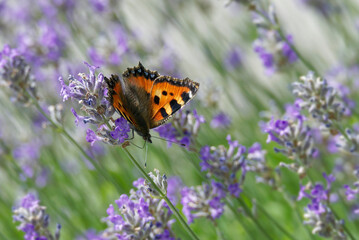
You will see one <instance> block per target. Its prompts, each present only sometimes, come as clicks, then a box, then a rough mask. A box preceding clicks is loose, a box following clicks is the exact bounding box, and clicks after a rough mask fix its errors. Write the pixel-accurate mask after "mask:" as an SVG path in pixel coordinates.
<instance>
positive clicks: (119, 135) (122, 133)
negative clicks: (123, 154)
mask: <svg viewBox="0 0 359 240" xmlns="http://www.w3.org/2000/svg"><path fill="white" fill-rule="evenodd" d="M128 132H130V125H129V124H128V122H127V121H126V119H124V118H123V117H121V118H117V119H116V121H115V130H113V131H112V132H111V133H110V134H111V137H112V138H113V139H118V141H119V143H123V142H124V141H125V140H126V139H127V138H128Z"/></svg>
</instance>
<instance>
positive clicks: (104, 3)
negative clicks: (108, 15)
mask: <svg viewBox="0 0 359 240" xmlns="http://www.w3.org/2000/svg"><path fill="white" fill-rule="evenodd" d="M89 1H90V3H91V5H92V7H93V9H94V10H95V11H96V12H99V13H102V12H104V11H106V10H107V8H108V7H109V6H108V5H109V2H108V0H89Z"/></svg>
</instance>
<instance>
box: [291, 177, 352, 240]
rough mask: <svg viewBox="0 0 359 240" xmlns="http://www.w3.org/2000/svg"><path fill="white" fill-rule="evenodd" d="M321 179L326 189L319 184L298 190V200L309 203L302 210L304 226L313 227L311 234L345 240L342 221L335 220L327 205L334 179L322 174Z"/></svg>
mask: <svg viewBox="0 0 359 240" xmlns="http://www.w3.org/2000/svg"><path fill="white" fill-rule="evenodd" d="M323 177H324V178H325V180H326V182H327V184H326V187H324V185H323V184H321V183H316V184H315V185H314V186H312V185H310V184H308V185H307V186H301V188H300V192H299V195H298V200H301V199H303V198H308V199H309V200H310V203H309V204H308V205H307V207H306V208H305V209H304V211H305V213H304V219H305V221H304V224H308V225H311V226H312V227H313V230H312V233H313V234H318V235H320V236H322V237H332V238H335V239H346V235H345V234H344V230H343V224H344V222H343V220H339V219H336V218H335V216H334V215H333V213H332V212H331V210H330V208H329V207H328V205H327V204H328V200H329V199H330V193H331V190H332V189H331V187H332V183H333V182H334V181H335V177H334V176H333V175H331V174H330V175H327V174H325V173H323Z"/></svg>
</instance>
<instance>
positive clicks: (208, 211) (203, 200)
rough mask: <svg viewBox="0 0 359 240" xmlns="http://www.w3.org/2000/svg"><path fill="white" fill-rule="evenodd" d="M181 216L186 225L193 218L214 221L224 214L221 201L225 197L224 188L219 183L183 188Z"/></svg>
mask: <svg viewBox="0 0 359 240" xmlns="http://www.w3.org/2000/svg"><path fill="white" fill-rule="evenodd" d="M181 195H182V200H181V203H182V205H183V209H182V211H183V214H184V215H185V216H186V217H187V221H188V223H192V222H193V220H194V219H195V218H200V217H206V218H209V219H210V220H212V221H214V220H215V219H217V218H219V217H220V216H221V215H222V214H223V212H224V203H223V201H222V200H223V199H224V198H225V196H226V193H225V191H224V187H223V185H222V184H220V183H216V182H214V181H212V183H211V184H210V185H209V184H205V183H203V184H202V185H201V186H197V187H190V188H187V187H185V188H183V189H182V191H181Z"/></svg>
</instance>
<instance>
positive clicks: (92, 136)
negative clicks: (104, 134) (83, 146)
mask: <svg viewBox="0 0 359 240" xmlns="http://www.w3.org/2000/svg"><path fill="white" fill-rule="evenodd" d="M97 140H98V138H97V135H96V133H95V132H94V131H93V130H92V129H90V128H89V129H87V131H86V141H87V142H89V143H91V146H93V144H94V143H95V142H96V141H97Z"/></svg>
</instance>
